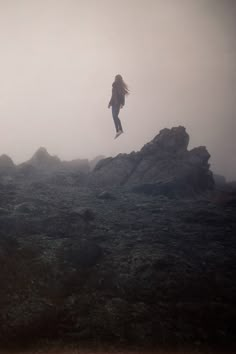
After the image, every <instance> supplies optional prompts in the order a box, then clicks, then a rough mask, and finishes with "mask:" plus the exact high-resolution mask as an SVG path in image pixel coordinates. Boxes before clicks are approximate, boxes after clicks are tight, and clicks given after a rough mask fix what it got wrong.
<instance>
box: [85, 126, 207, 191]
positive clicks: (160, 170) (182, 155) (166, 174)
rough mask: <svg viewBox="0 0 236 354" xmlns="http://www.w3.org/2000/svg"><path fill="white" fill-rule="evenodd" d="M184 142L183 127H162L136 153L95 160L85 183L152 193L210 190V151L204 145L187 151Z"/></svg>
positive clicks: (186, 136) (187, 136) (185, 140)
mask: <svg viewBox="0 0 236 354" xmlns="http://www.w3.org/2000/svg"><path fill="white" fill-rule="evenodd" d="M188 143H189V135H188V134H187V133H186V130H185V128H184V127H182V126H179V127H175V128H172V129H163V130H161V131H160V133H159V134H158V135H157V136H156V137H155V138H154V139H153V140H152V141H151V142H149V143H147V144H146V145H144V146H143V148H142V149H141V150H140V151H139V152H132V153H130V154H119V155H117V156H116V157H114V158H107V159H104V160H101V161H100V162H98V164H97V166H96V167H95V169H94V171H93V173H92V174H91V176H90V179H89V184H90V185H97V186H102V187H104V186H127V187H132V188H133V189H134V190H143V191H144V190H148V191H149V192H150V191H152V194H153V193H158V194H160V193H161V191H166V190H168V191H169V190H171V191H173V192H174V194H175V191H176V192H177V194H178V192H179V191H181V194H194V193H198V192H201V191H205V190H208V189H211V188H212V187H213V186H214V181H213V177H212V173H211V172H210V170H209V164H208V160H209V158H210V154H209V153H208V151H207V149H206V148H205V147H204V146H201V147H198V148H194V149H192V150H191V151H188V150H187V147H188ZM142 186H144V188H142ZM163 186H164V188H162V187H163ZM164 194H165V192H164ZM168 194H169V193H168ZM171 194H173V193H172V192H171Z"/></svg>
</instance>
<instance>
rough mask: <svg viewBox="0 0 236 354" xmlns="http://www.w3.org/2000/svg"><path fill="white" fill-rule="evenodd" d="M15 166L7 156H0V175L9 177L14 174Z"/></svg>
mask: <svg viewBox="0 0 236 354" xmlns="http://www.w3.org/2000/svg"><path fill="white" fill-rule="evenodd" d="M15 170H16V166H15V164H14V162H13V161H12V159H11V158H10V157H9V156H7V155H5V154H4V155H1V156H0V175H11V174H13V173H14V172H15Z"/></svg>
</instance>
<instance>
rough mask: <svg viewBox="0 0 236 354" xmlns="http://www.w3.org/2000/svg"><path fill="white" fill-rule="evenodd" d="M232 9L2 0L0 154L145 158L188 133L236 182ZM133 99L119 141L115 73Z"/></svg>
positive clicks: (217, 3) (134, 1) (164, 0)
mask: <svg viewBox="0 0 236 354" xmlns="http://www.w3.org/2000/svg"><path fill="white" fill-rule="evenodd" d="M235 69H236V1H235V0H119V1H117V0H0V131H1V138H0V155H1V154H8V155H9V156H11V157H12V159H13V160H14V162H15V163H19V162H22V161H25V160H27V159H29V158H30V157H31V155H32V154H33V153H34V152H35V150H37V149H38V148H39V147H40V146H44V147H46V148H47V150H48V152H49V153H50V154H56V155H58V156H59V157H60V158H61V159H65V160H69V159H73V158H79V157H81V158H84V157H87V158H93V157H95V156H96V155H100V154H103V155H106V156H110V155H112V156H113V155H116V154H118V153H119V152H131V151H132V150H138V149H140V148H141V147H142V145H143V144H144V143H146V142H148V141H149V140H150V139H152V138H153V137H154V136H155V135H156V134H157V133H158V132H159V130H160V129H162V128H165V127H168V128H171V127H172V126H177V125H184V126H185V127H186V128H187V131H188V133H189V134H190V148H191V147H195V146H199V145H206V146H207V148H208V151H209V152H210V154H211V156H212V157H211V161H210V162H211V164H212V169H213V170H214V171H216V172H217V173H222V174H225V175H226V176H227V177H228V178H229V179H233V178H236V137H235V135H236V70H235ZM116 74H121V75H122V76H123V78H124V80H125V81H126V82H127V84H128V85H129V87H130V91H131V94H130V96H129V97H128V98H127V100H126V106H125V108H124V109H123V110H121V114H120V118H121V120H122V124H123V128H124V131H125V134H123V135H122V136H121V137H120V138H119V139H117V140H114V135H115V129H114V124H113V120H112V116H111V111H110V110H108V108H107V105H108V101H109V99H110V95H111V84H112V82H113V79H114V76H115V75H116Z"/></svg>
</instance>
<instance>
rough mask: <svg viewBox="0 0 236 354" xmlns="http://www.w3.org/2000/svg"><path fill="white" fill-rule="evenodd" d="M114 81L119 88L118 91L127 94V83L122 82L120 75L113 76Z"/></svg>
mask: <svg viewBox="0 0 236 354" xmlns="http://www.w3.org/2000/svg"><path fill="white" fill-rule="evenodd" d="M115 83H116V85H117V87H118V89H119V91H120V92H121V93H122V94H123V95H124V96H126V95H129V88H128V86H127V84H126V83H125V82H124V80H123V78H122V76H121V75H116V77H115Z"/></svg>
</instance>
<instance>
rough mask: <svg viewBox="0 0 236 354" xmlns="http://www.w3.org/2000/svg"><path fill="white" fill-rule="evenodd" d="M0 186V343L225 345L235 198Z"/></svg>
mask: <svg viewBox="0 0 236 354" xmlns="http://www.w3.org/2000/svg"><path fill="white" fill-rule="evenodd" d="M101 192H102V191H101V190H91V189H89V190H88V189H78V187H76V186H71V185H64V186H63V188H62V186H55V185H51V184H42V185H41V186H40V184H36V185H35V184H34V183H33V184H29V185H28V186H24V187H23V186H18V187H17V186H16V185H9V186H8V187H6V186H5V187H4V189H3V188H1V189H0V196H1V199H0V200H1V202H0V223H1V232H0V235H1V238H0V264H1V273H0V283H1V289H0V310H1V311H0V329H1V331H0V336H1V342H2V343H3V341H4V342H11V341H12V339H14V341H18V340H20V341H22V340H25V341H29V340H31V339H32V338H39V337H42V338H43V337H49V338H60V339H61V338H64V339H65V340H72V341H82V340H83V341H101V342H113V341H114V342H118V343H134V344H140V345H141V344H142V345H156V344H163V345H165V344H171V343H173V345H176V344H178V345H185V344H190V343H192V344H193V345H194V346H197V345H201V344H207V345H217V346H219V345H221V346H230V345H233V343H234V338H235V337H234V335H235V333H234V323H235V319H236V310H235V294H236V278H235V273H236V263H235V255H236V242H235V235H236V232H235V231H236V219H235V211H236V199H235V198H234V195H233V193H229V192H228V193H227V194H222V192H221V194H220V195H219V194H217V193H216V192H211V193H210V194H207V195H206V194H205V195H204V196H201V197H199V198H195V199H169V198H167V197H164V196H159V197H157V196H150V195H148V196H147V195H143V194H135V193H131V192H130V191H126V190H124V189H120V190H119V189H114V190H109V191H106V193H101Z"/></svg>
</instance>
